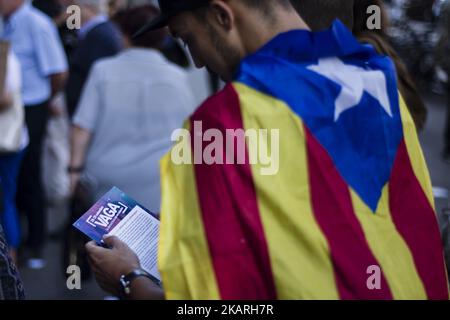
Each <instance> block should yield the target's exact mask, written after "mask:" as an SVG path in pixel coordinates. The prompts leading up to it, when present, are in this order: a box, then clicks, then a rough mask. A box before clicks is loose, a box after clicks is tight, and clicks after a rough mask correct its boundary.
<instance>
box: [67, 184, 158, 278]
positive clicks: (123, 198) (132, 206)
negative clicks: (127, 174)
mask: <svg viewBox="0 0 450 320" xmlns="http://www.w3.org/2000/svg"><path fill="white" fill-rule="evenodd" d="M159 224H160V222H159V220H158V219H157V218H155V216H154V215H153V214H152V213H151V212H150V211H148V210H147V209H145V208H144V207H143V206H141V205H139V204H138V203H137V202H136V201H135V200H133V199H131V198H130V197H129V196H127V195H126V194H125V193H123V192H122V191H121V190H119V189H118V188H115V187H114V188H112V189H111V190H110V191H109V192H108V193H107V194H105V195H104V196H103V197H102V198H101V199H100V200H99V201H97V203H96V204H94V205H93V206H92V208H91V209H89V210H88V212H86V213H85V214H84V215H83V216H82V217H81V218H80V219H78V221H76V222H75V223H74V224H73V225H74V227H76V228H77V229H78V230H80V231H81V232H83V233H84V234H86V235H87V236H88V237H89V238H91V239H92V240H94V241H95V242H97V243H98V244H99V245H104V242H103V237H104V236H105V235H112V236H116V237H118V238H119V239H120V240H121V241H123V242H124V243H126V244H127V245H128V246H129V247H130V249H132V250H133V251H134V252H135V253H136V255H137V256H138V257H139V260H140V263H141V266H142V269H144V270H145V271H146V272H148V273H149V274H150V275H151V276H152V277H154V278H155V282H157V283H159V282H160V281H161V276H160V274H159V271H158V263H157V262H158V260H157V258H158V240H159Z"/></svg>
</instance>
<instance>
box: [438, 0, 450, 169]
mask: <svg viewBox="0 0 450 320" xmlns="http://www.w3.org/2000/svg"><path fill="white" fill-rule="evenodd" d="M441 10H442V14H441V17H442V18H441V19H442V20H441V32H442V35H441V39H440V41H439V44H438V46H437V50H436V62H437V64H438V65H440V66H441V67H442V69H444V71H445V72H446V73H447V87H446V88H447V90H446V91H447V124H446V128H445V134H444V151H443V158H444V160H445V161H446V162H447V163H449V164H450V2H449V1H446V2H445V3H444V5H443V7H442V9H441Z"/></svg>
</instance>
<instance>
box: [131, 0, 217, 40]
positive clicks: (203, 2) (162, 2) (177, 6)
mask: <svg viewBox="0 0 450 320" xmlns="http://www.w3.org/2000/svg"><path fill="white" fill-rule="evenodd" d="M158 2H159V8H160V9H161V14H160V15H159V16H158V17H156V18H155V19H153V20H152V21H149V22H148V23H147V24H146V25H144V26H143V27H142V28H141V29H140V30H139V31H138V32H136V33H135V34H134V35H133V38H137V37H140V36H141V35H143V34H144V33H146V32H148V31H152V30H156V29H159V28H162V27H165V26H167V23H168V21H169V19H170V18H172V17H173V16H175V15H177V14H179V13H182V12H185V11H190V10H195V9H199V8H201V7H205V6H207V5H208V4H209V2H210V0H159V1H158Z"/></svg>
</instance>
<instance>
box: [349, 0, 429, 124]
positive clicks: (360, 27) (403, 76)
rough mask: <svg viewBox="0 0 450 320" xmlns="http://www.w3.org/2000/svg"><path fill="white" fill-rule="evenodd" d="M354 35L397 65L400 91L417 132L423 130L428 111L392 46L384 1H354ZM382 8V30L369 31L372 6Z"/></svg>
mask: <svg viewBox="0 0 450 320" xmlns="http://www.w3.org/2000/svg"><path fill="white" fill-rule="evenodd" d="M354 1H355V5H354V12H353V16H354V25H353V34H354V35H355V36H356V38H358V40H359V41H361V42H365V43H369V44H371V45H372V46H374V48H375V49H376V50H377V51H378V53H380V54H383V55H387V56H389V57H390V58H391V59H392V60H393V61H394V63H395V67H396V70H397V78H398V87H399V91H400V93H401V95H402V97H403V99H404V100H405V103H406V105H407V106H408V109H409V111H410V113H411V115H412V117H413V120H414V123H415V124H416V127H417V130H418V131H421V130H423V128H424V126H425V122H426V119H427V109H426V107H425V103H424V101H423V99H422V97H421V96H420V94H419V91H418V90H417V87H416V84H415V83H414V81H413V79H412V77H411V76H410V74H409V71H408V69H407V68H406V66H405V65H404V63H403V62H402V60H401V58H400V57H399V55H398V54H397V53H396V52H395V50H394V49H393V47H392V46H391V44H390V41H389V37H388V36H387V34H386V30H387V29H388V28H389V18H388V14H387V12H386V10H385V7H384V3H383V1H382V0H354ZM373 5H375V6H378V7H379V8H381V29H369V28H368V25H367V21H368V19H369V18H370V16H371V15H372V14H373V13H372V12H371V13H367V8H369V7H370V6H373Z"/></svg>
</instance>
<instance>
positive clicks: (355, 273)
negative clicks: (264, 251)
mask: <svg viewBox="0 0 450 320" xmlns="http://www.w3.org/2000/svg"><path fill="white" fill-rule="evenodd" d="M305 133H306V139H307V146H308V167H309V179H310V188H311V191H310V192H311V201H312V207H313V211H314V215H315V217H316V220H317V222H318V224H319V226H320V228H321V229H322V232H323V233H324V235H325V237H326V239H327V240H328V244H329V247H330V254H331V260H332V263H333V267H334V273H335V279H336V284H337V287H338V291H339V294H340V297H341V299H392V294H391V291H390V288H389V286H388V284H387V281H386V279H385V277H384V274H383V272H382V271H381V274H380V284H381V288H380V289H373V290H370V289H369V288H368V285H367V281H368V279H369V277H370V276H371V274H368V273H367V268H368V267H369V266H372V265H374V266H379V264H378V262H377V260H376V258H375V257H374V256H373V254H372V252H371V250H370V248H369V245H368V243H367V240H366V238H365V236H364V232H363V230H362V227H361V225H360V222H359V221H358V218H357V217H356V215H355V213H354V211H353V205H352V200H351V196H350V192H349V187H348V185H347V184H346V183H345V182H344V180H343V179H342V177H341V175H340V174H339V172H338V171H337V169H336V167H335V166H334V163H333V161H332V160H331V157H330V156H329V155H328V153H327V152H326V150H325V149H324V148H323V147H322V146H321V145H320V143H319V142H318V141H317V140H316V138H315V137H314V136H313V135H312V134H311V132H310V131H309V129H308V128H306V127H305ZM370 283H372V282H370Z"/></svg>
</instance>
